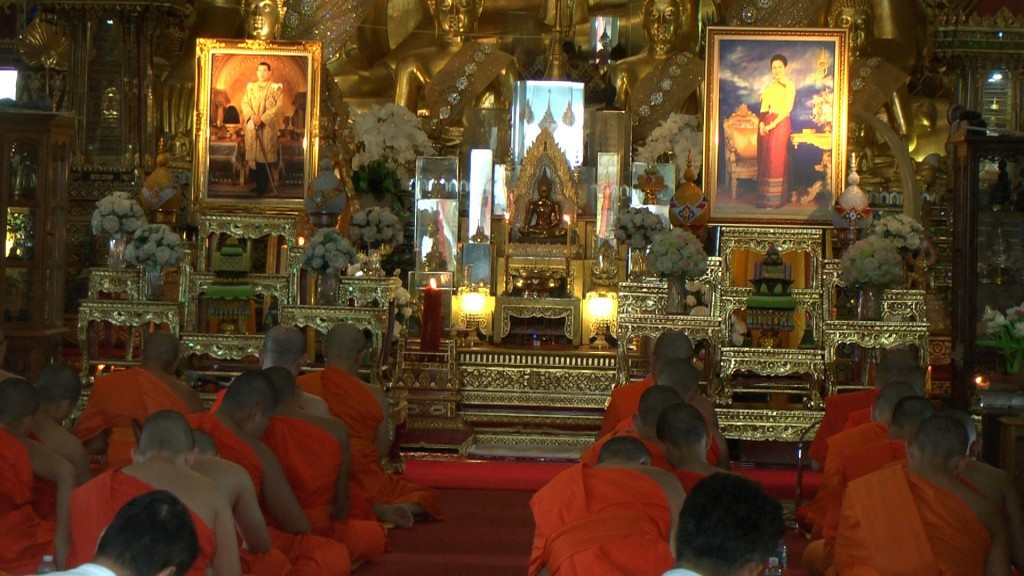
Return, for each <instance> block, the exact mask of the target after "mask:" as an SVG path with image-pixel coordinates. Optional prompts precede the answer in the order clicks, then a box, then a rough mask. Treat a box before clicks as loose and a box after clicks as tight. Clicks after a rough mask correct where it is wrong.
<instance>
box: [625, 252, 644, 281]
mask: <svg viewBox="0 0 1024 576" xmlns="http://www.w3.org/2000/svg"><path fill="white" fill-rule="evenodd" d="M628 265H629V279H630V281H632V282H643V281H644V279H645V278H647V271H648V266H647V248H646V247H644V248H630V249H629V261H628Z"/></svg>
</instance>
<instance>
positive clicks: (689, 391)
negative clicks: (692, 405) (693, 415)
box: [654, 358, 700, 400]
mask: <svg viewBox="0 0 1024 576" xmlns="http://www.w3.org/2000/svg"><path fill="white" fill-rule="evenodd" d="M654 383H655V384H657V385H659V386H667V387H669V388H672V389H673V390H675V391H676V392H678V393H679V397H680V398H682V399H683V400H689V399H690V398H691V397H693V394H694V393H695V392H696V391H697V387H698V386H699V385H700V372H698V371H697V368H696V367H695V366H694V365H693V363H692V362H690V361H689V360H681V359H678V358H675V359H672V360H668V361H666V362H664V363H662V364H661V366H660V367H659V368H658V371H657V376H656V378H655V382H654Z"/></svg>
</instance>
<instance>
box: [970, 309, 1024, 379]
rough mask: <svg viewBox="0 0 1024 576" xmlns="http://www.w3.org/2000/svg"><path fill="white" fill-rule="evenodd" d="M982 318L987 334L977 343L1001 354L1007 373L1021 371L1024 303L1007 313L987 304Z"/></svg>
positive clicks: (1023, 342)
mask: <svg viewBox="0 0 1024 576" xmlns="http://www.w3.org/2000/svg"><path fill="white" fill-rule="evenodd" d="M981 320H982V322H984V323H985V334H984V338H979V339H978V340H977V342H976V344H978V345H979V346H983V347H985V348H992V349H993V350H995V351H996V352H998V353H999V354H1001V355H1002V356H1003V359H1004V361H1005V363H1006V372H1007V373H1009V374H1016V373H1017V372H1019V371H1020V368H1021V362H1022V360H1024V304H1021V305H1020V306H1016V307H1013V308H1007V309H1006V312H1005V313H1003V312H1000V311H999V310H995V309H993V308H991V307H989V306H985V314H984V315H983V316H982V317H981Z"/></svg>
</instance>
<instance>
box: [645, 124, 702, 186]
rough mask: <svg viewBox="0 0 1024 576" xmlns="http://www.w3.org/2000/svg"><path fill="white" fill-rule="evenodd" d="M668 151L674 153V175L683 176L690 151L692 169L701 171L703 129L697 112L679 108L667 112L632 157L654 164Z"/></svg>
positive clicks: (697, 171)
mask: <svg viewBox="0 0 1024 576" xmlns="http://www.w3.org/2000/svg"><path fill="white" fill-rule="evenodd" d="M670 152H671V153H673V154H674V155H675V164H676V175H677V177H680V178H681V177H682V175H683V171H684V170H686V159H687V156H690V155H692V161H693V170H694V172H696V173H697V174H700V168H701V166H703V163H704V130H703V128H702V127H701V119H700V117H699V116H694V115H691V114H680V113H678V112H673V113H672V114H669V117H668V118H666V119H665V120H664V121H662V123H661V124H660V125H659V126H658V127H657V128H655V129H654V130H652V131H651V133H650V135H648V136H647V141H646V142H645V143H644V145H643V146H640V147H639V148H637V151H636V156H635V158H636V161H637V162H644V163H646V164H653V163H655V162H657V161H658V158H660V157H661V156H664V155H665V154H668V153H670Z"/></svg>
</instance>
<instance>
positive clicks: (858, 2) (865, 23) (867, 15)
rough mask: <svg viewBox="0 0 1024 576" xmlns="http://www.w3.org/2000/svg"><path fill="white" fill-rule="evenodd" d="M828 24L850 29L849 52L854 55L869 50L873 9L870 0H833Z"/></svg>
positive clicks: (873, 15) (872, 32) (872, 31)
mask: <svg viewBox="0 0 1024 576" xmlns="http://www.w3.org/2000/svg"><path fill="white" fill-rule="evenodd" d="M828 23H829V26H831V27H833V28H846V29H847V30H849V31H850V53H851V54H853V55H854V56H860V55H863V54H867V53H868V52H869V51H870V50H871V39H872V37H873V36H874V28H873V27H874V24H875V9H874V7H873V6H872V4H871V0H834V1H833V2H832V10H831V11H830V12H829V15H828Z"/></svg>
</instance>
